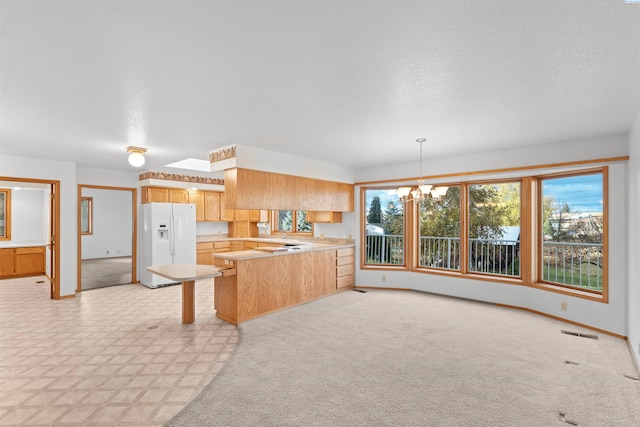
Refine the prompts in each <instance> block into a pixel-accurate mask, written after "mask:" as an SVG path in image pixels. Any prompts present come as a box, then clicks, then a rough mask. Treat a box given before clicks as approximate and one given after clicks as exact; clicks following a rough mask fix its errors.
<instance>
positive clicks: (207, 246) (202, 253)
mask: <svg viewBox="0 0 640 427" xmlns="http://www.w3.org/2000/svg"><path fill="white" fill-rule="evenodd" d="M196 264H205V265H212V264H213V242H198V243H196Z"/></svg>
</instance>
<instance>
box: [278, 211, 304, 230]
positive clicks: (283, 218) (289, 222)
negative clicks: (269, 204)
mask: <svg viewBox="0 0 640 427" xmlns="http://www.w3.org/2000/svg"><path fill="white" fill-rule="evenodd" d="M273 216H274V229H273V231H279V232H285V233H312V232H313V225H312V224H311V223H310V222H309V221H307V211H274V212H273ZM294 218H295V221H294V220H293V219H294Z"/></svg>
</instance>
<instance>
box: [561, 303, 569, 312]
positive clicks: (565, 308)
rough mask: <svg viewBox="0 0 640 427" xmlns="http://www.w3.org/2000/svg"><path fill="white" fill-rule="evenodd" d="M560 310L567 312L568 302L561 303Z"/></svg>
mask: <svg viewBox="0 0 640 427" xmlns="http://www.w3.org/2000/svg"><path fill="white" fill-rule="evenodd" d="M560 310H562V311H567V302H566V301H562V302H560Z"/></svg>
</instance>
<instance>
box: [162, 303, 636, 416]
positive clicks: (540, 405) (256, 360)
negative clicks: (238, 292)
mask: <svg viewBox="0 0 640 427" xmlns="http://www.w3.org/2000/svg"><path fill="white" fill-rule="evenodd" d="M563 330H565V331H569V332H584V333H588V334H593V332H592V331H589V330H585V329H582V328H579V327H575V326H573V325H569V324H566V323H563V322H560V321H556V320H553V319H549V318H546V317H543V316H540V315H536V314H533V313H528V312H525V311H520V310H515V309H509V308H503V307H497V306H495V305H490V304H484V303H478V302H472V301H467V300H460V299H453V298H447V297H441V296H435V295H430V294H424V293H418V292H404V291H369V292H367V293H358V292H354V291H347V292H343V293H340V294H337V295H334V296H331V297H327V298H324V299H321V300H318V301H315V302H312V303H309V304H305V305H302V306H299V307H295V308H292V309H289V310H285V311H282V312H279V313H276V314H272V315H268V316H265V317H262V318H259V319H255V320H252V321H249V322H247V323H244V324H242V325H241V326H240V343H239V345H238V347H237V349H236V352H235V353H234V356H233V357H232V358H231V360H230V361H229V362H228V364H227V365H226V366H225V367H224V368H223V370H222V372H221V373H220V374H219V375H218V376H217V377H216V378H215V379H214V380H213V382H212V383H211V384H209V385H208V386H207V387H206V388H205V389H204V390H203V392H202V393H201V394H200V395H199V396H198V397H197V398H196V399H195V400H194V401H193V402H191V403H190V404H189V405H188V406H187V407H185V409H184V410H182V411H181V412H180V413H179V414H178V415H177V416H176V417H174V418H173V419H172V420H171V421H170V422H169V423H167V424H166V425H167V426H194V425H215V426H249V425H259V426H471V425H472V426H555V425H557V426H567V425H578V426H638V425H640V381H638V380H637V378H638V372H636V370H635V366H634V365H633V362H632V359H631V355H630V354H629V351H628V348H627V344H626V342H624V341H623V340H620V339H617V338H614V337H610V336H607V335H603V334H595V335H596V336H597V337H598V339H597V340H596V339H589V338H585V337H578V336H573V335H567V334H564V333H562V332H561V331H563Z"/></svg>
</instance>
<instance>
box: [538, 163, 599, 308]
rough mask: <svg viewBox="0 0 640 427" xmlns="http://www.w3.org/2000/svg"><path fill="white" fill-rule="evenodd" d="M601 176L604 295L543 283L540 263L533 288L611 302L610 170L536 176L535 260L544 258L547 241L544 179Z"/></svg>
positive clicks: (575, 171)
mask: <svg viewBox="0 0 640 427" xmlns="http://www.w3.org/2000/svg"><path fill="white" fill-rule="evenodd" d="M598 173H600V174H602V242H601V244H602V291H597V290H593V289H584V288H580V287H577V286H572V285H568V284H563V283H558V282H552V281H548V280H544V279H543V273H542V270H543V267H544V265H543V264H544V263H543V262H541V261H539V262H537V263H536V265H535V266H534V267H535V271H534V274H535V277H536V279H537V280H536V281H535V283H533V284H532V285H531V286H533V287H536V288H540V289H545V290H552V291H555V292H558V293H563V294H568V295H576V296H580V297H583V298H587V299H593V300H596V301H602V302H608V297H609V292H608V282H609V238H608V236H609V194H608V189H609V168H608V167H607V166H602V167H599V168H591V169H580V170H574V171H567V172H558V173H551V174H545V175H540V176H536V177H535V178H534V179H535V182H536V186H537V188H538V191H537V192H536V196H537V201H536V205H537V209H536V216H537V218H536V223H537V224H538V227H536V229H535V231H536V232H537V233H535V234H536V235H535V238H536V242H537V245H536V248H535V251H536V259H538V260H541V259H542V255H543V250H544V249H543V244H544V240H543V238H542V235H543V233H544V230H543V225H544V224H543V207H544V206H543V199H544V194H543V191H542V181H544V180H545V179H554V178H571V177H577V176H584V175H595V174H598Z"/></svg>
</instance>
